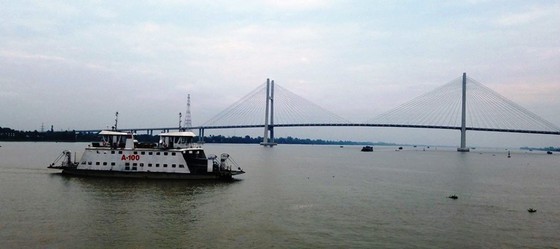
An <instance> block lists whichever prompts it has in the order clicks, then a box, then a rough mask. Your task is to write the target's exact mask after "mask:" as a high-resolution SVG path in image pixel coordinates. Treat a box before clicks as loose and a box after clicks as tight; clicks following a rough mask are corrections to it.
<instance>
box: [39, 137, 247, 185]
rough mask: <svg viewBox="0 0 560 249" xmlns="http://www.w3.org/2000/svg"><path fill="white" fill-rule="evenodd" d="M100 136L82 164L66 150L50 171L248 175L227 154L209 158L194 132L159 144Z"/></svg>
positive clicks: (96, 174) (146, 175)
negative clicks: (197, 141) (196, 139)
mask: <svg viewBox="0 0 560 249" xmlns="http://www.w3.org/2000/svg"><path fill="white" fill-rule="evenodd" d="M99 135H101V137H102V140H101V141H100V142H94V143H92V144H91V145H90V146H88V147H87V148H85V151H84V153H83V154H82V157H81V159H80V160H79V161H75V160H74V161H73V160H72V152H70V151H69V150H65V151H63V152H62V153H61V154H60V156H59V157H58V158H57V159H56V160H55V162H53V163H52V164H51V165H50V166H49V167H48V168H51V169H61V170H62V174H65V175H77V176H94V177H123V178H148V179H232V176H234V175H239V174H243V173H245V171H243V170H242V169H241V168H240V167H239V166H238V165H237V163H235V161H233V159H232V158H231V157H230V156H229V154H227V153H222V154H221V155H220V157H217V156H215V155H209V156H208V157H207V156H206V154H205V153H204V150H203V149H202V147H201V145H200V144H199V143H196V142H194V140H195V137H196V136H195V134H194V133H193V132H190V131H177V132H167V133H161V134H159V137H160V139H159V143H139V142H138V141H137V140H135V139H134V134H133V133H132V132H122V131H116V130H105V131H101V132H100V133H99ZM74 159H76V157H75V156H74Z"/></svg>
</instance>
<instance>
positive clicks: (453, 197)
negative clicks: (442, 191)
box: [447, 195, 459, 200]
mask: <svg viewBox="0 0 560 249" xmlns="http://www.w3.org/2000/svg"><path fill="white" fill-rule="evenodd" d="M447 198H449V199H453V200H457V199H459V197H458V196H457V195H450V196H448V197H447Z"/></svg>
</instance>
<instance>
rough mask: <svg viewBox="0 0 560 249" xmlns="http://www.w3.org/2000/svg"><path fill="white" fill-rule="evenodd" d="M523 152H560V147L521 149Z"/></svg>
mask: <svg viewBox="0 0 560 249" xmlns="http://www.w3.org/2000/svg"><path fill="white" fill-rule="evenodd" d="M521 149H522V150H542V151H558V152H560V147H552V146H550V147H542V148H533V147H521Z"/></svg>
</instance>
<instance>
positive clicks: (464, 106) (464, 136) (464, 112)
mask: <svg viewBox="0 0 560 249" xmlns="http://www.w3.org/2000/svg"><path fill="white" fill-rule="evenodd" d="M462 92H463V94H462V95H463V96H462V105H461V107H462V110H461V147H459V148H457V151H459V152H469V151H470V149H469V148H468V147H467V73H463V91H462Z"/></svg>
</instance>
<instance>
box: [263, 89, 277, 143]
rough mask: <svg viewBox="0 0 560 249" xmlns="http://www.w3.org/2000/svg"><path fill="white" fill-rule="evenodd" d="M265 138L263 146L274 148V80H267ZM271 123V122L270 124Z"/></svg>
mask: <svg viewBox="0 0 560 249" xmlns="http://www.w3.org/2000/svg"><path fill="white" fill-rule="evenodd" d="M264 113H265V114H264V136H263V141H262V142H261V145H263V146H270V147H272V146H274V145H277V143H275V142H274V80H273V81H272V82H271V81H270V79H266V110H265V112H264ZM269 121H270V122H269Z"/></svg>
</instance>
